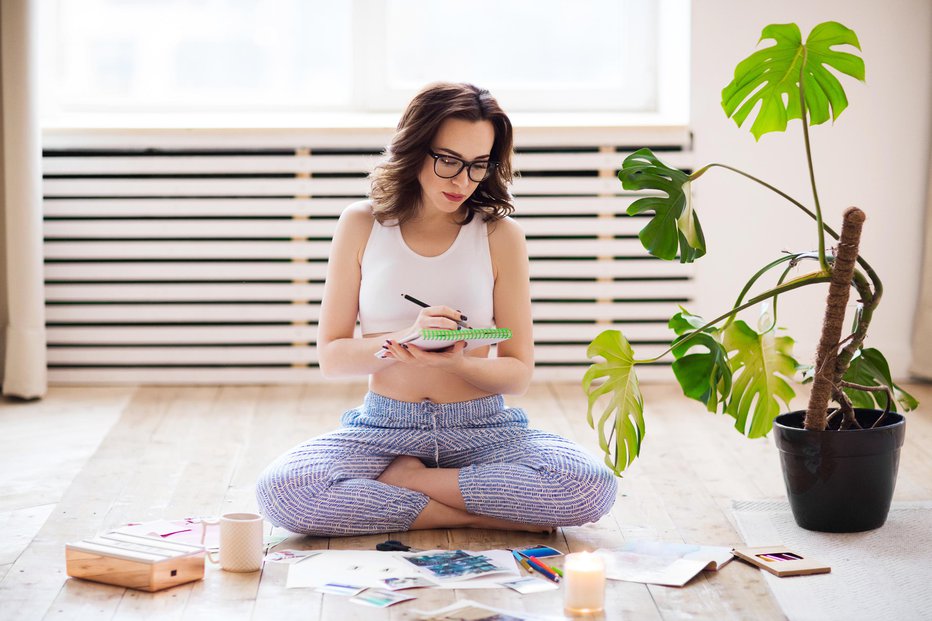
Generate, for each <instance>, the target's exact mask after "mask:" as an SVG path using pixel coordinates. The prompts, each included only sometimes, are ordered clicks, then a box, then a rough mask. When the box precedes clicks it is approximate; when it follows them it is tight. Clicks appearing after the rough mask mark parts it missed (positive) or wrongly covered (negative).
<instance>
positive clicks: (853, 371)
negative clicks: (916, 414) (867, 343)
mask: <svg viewBox="0 0 932 621" xmlns="http://www.w3.org/2000/svg"><path fill="white" fill-rule="evenodd" d="M843 379H844V380H845V381H847V382H851V383H853V384H860V385H861V386H888V387H890V388H891V389H892V390H893V397H894V400H893V403H891V404H890V409H891V410H893V411H894V412H896V405H897V403H899V404H900V407H902V408H903V410H904V411H906V412H908V411H910V410H914V409H916V407H917V406H918V405H919V402H918V401H916V399H915V397H913V396H912V395H911V394H909V393H908V392H906V391H905V390H903V389H901V388H900V387H899V386H897V385H896V384H894V383H893V378H892V377H891V376H890V365H888V364H887V359H886V358H885V357H884V355H883V354H882V353H880V350H878V349H874V348H868V349H862V350H860V351H858V353H856V354H855V355H854V357H853V358H852V359H851V364H850V366H849V367H848V371H847V372H846V373H845V375H844V378H843ZM843 390H844V391H845V394H846V395H848V398H849V399H851V405H853V406H854V407H856V408H878V409H881V410H883V409H885V408H886V405H887V394H886V393H883V392H864V391H863V390H857V389H855V388H843Z"/></svg>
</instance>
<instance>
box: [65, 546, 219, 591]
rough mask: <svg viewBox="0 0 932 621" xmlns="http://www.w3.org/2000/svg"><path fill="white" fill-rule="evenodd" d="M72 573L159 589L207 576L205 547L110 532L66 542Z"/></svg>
mask: <svg viewBox="0 0 932 621" xmlns="http://www.w3.org/2000/svg"><path fill="white" fill-rule="evenodd" d="M65 560H66V565H67V571H68V575H69V576H71V577H73V578H83V579H85V580H93V581H95V582H104V583H106V584H114V585H117V586H123V587H129V588H131V589H140V590H142V591H150V592H151V591H159V590H161V589H167V588H168V587H173V586H176V585H179V584H183V583H185V582H191V581H193V580H200V579H202V578H203V577H204V548H203V547H202V546H195V545H191V544H187V543H178V542H170V541H164V540H162V539H157V538H154V537H143V536H141V535H128V534H124V533H106V534H104V535H100V536H98V537H94V538H93V539H84V540H83V541H78V542H76V543H69V544H66V545H65Z"/></svg>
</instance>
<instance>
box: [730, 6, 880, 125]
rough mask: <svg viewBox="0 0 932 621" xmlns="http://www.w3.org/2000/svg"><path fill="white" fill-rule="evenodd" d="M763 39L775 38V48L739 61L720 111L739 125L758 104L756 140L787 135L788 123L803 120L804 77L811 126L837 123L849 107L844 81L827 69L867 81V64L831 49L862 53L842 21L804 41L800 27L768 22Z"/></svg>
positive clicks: (824, 25) (818, 29)
mask: <svg viewBox="0 0 932 621" xmlns="http://www.w3.org/2000/svg"><path fill="white" fill-rule="evenodd" d="M764 39H773V40H774V41H776V44H775V45H772V46H770V47H767V48H764V49H762V50H758V51H756V52H754V53H753V54H751V55H750V56H748V57H747V58H746V59H744V60H743V61H741V63H739V64H738V66H737V67H736V68H735V77H734V79H733V80H732V81H731V83H730V84H729V85H728V86H726V87H725V88H724V89H722V108H724V109H725V114H727V115H728V116H729V117H732V118H734V120H735V123H737V124H738V126H739V127H740V126H741V125H742V124H743V123H744V120H745V119H746V118H747V117H748V115H749V114H750V113H751V112H752V111H753V110H754V108H755V107H756V106H757V103H758V102H760V111H759V112H758V114H757V118H756V119H755V120H754V124H753V125H752V126H751V133H752V134H754V139H755V140H759V139H760V137H761V136H763V135H764V134H766V133H767V132H782V131H785V130H786V122H787V121H788V120H791V119H801V118H802V114H801V108H800V103H799V80H800V73H802V83H803V96H804V98H805V101H806V110H807V111H808V116H809V124H810V125H819V124H821V123H824V122H825V121H827V120H828V119H829V118H830V117H831V118H832V120H835V119H837V118H838V116H839V115H840V114H841V113H842V111H843V110H844V109H845V108H846V107H847V106H848V99H847V97H846V96H845V91H844V89H843V88H842V87H841V83H840V82H839V81H838V79H837V78H836V77H835V76H834V74H832V73H831V72H830V71H829V70H828V69H827V68H826V67H825V65H828V66H830V67H832V68H834V69H836V70H837V71H840V72H841V73H844V74H847V75H849V76H851V77H853V78H857V79H858V80H861V81H862V82H863V81H864V61H863V60H861V58H860V57H858V56H855V55H854V54H849V53H847V52H839V51H836V50H833V49H832V46H835V45H852V46H854V47H855V48H857V49H858V50H860V49H861V46H860V44H859V43H858V37H857V35H856V34H855V33H854V31H853V30H850V29H848V28H846V27H845V26H842V25H841V24H839V23H838V22H824V23H822V24H819V25H818V26H816V27H815V28H813V29H812V32H810V33H809V37H808V38H807V39H806V42H805V43H803V41H802V35H801V34H800V32H799V27H798V26H797V25H796V24H770V25H769V26H767V27H766V28H764V30H763V32H762V33H761V38H760V40H761V41H763V40H764ZM784 95H785V96H786V101H785V102H784ZM829 107H831V114H829Z"/></svg>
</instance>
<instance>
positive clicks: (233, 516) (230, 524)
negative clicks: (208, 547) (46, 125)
mask: <svg viewBox="0 0 932 621" xmlns="http://www.w3.org/2000/svg"><path fill="white" fill-rule="evenodd" d="M218 523H219V524H220V560H219V561H218V560H217V559H215V558H214V556H213V553H212V552H210V551H208V552H207V558H208V559H210V562H211V563H220V568H221V569H224V570H226V571H236V572H249V571H259V568H260V567H262V553H263V551H264V549H263V543H264V542H263V535H264V531H265V528H264V526H263V522H262V516H261V515H257V514H255V513H224V514H223V515H221V516H220V519H219V520H201V525H202V526H201V528H202V530H201V544H203V543H204V538H205V537H206V536H207V526H208V525H213V524H218Z"/></svg>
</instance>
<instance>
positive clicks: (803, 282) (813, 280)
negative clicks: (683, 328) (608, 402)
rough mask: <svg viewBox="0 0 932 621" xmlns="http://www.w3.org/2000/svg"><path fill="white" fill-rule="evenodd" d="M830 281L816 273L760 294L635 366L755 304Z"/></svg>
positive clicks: (651, 360)
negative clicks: (794, 290)
mask: <svg viewBox="0 0 932 621" xmlns="http://www.w3.org/2000/svg"><path fill="white" fill-rule="evenodd" d="M829 280H831V278H830V277H828V276H826V275H824V274H823V273H822V272H815V273H813V274H808V275H806V276H802V277H800V278H797V279H795V280H792V281H790V282H788V283H787V284H785V285H782V286H780V287H774V288H773V289H770V290H769V291H765V292H764V293H762V294H760V295H758V296H756V297H754V298H752V299H750V300H748V301H747V302H745V303H744V304H742V305H741V306H736V307H734V308H732V309H731V310H730V311H728V312H727V313H724V314H722V315H719V316H718V317H716V318H715V319H713V320H712V321H710V322H708V323H706V324H705V325H704V326H701V327H699V328H696V329H695V330H693V331H692V332H690V333H689V334H685V335H683V336H681V337H679V338H678V339H676V340H674V341H673V343H672V344H671V345H670V348H669V349H667V350H666V351H665V352H663V353H661V354H660V355H659V356H656V357H654V358H647V359H644V360H635V361H634V364H647V363H650V362H656V361H658V360H660V359H661V358H663V357H664V356H666V355H667V354H669V353H670V352H671V351H673V349H674V348H675V347H678V346H680V345H682V344H683V343H685V342H687V341H688V340H690V339H691V338H693V337H694V336H695V335H697V334H699V333H700V332H702V331H703V330H705V329H706V328H709V327H711V326H714V325H715V324H717V323H718V322H719V321H721V320H723V319H726V318H728V317H731V316H732V315H735V314H737V313H739V312H741V311H743V310H744V309H746V308H749V307H751V306H754V305H755V304H759V303H761V302H763V301H764V300H767V299H770V298H772V297H774V296H777V295H780V294H782V293H786V292H787V291H792V290H793V289H799V288H800V287H805V286H807V285H814V284H817V283H821V282H829Z"/></svg>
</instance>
